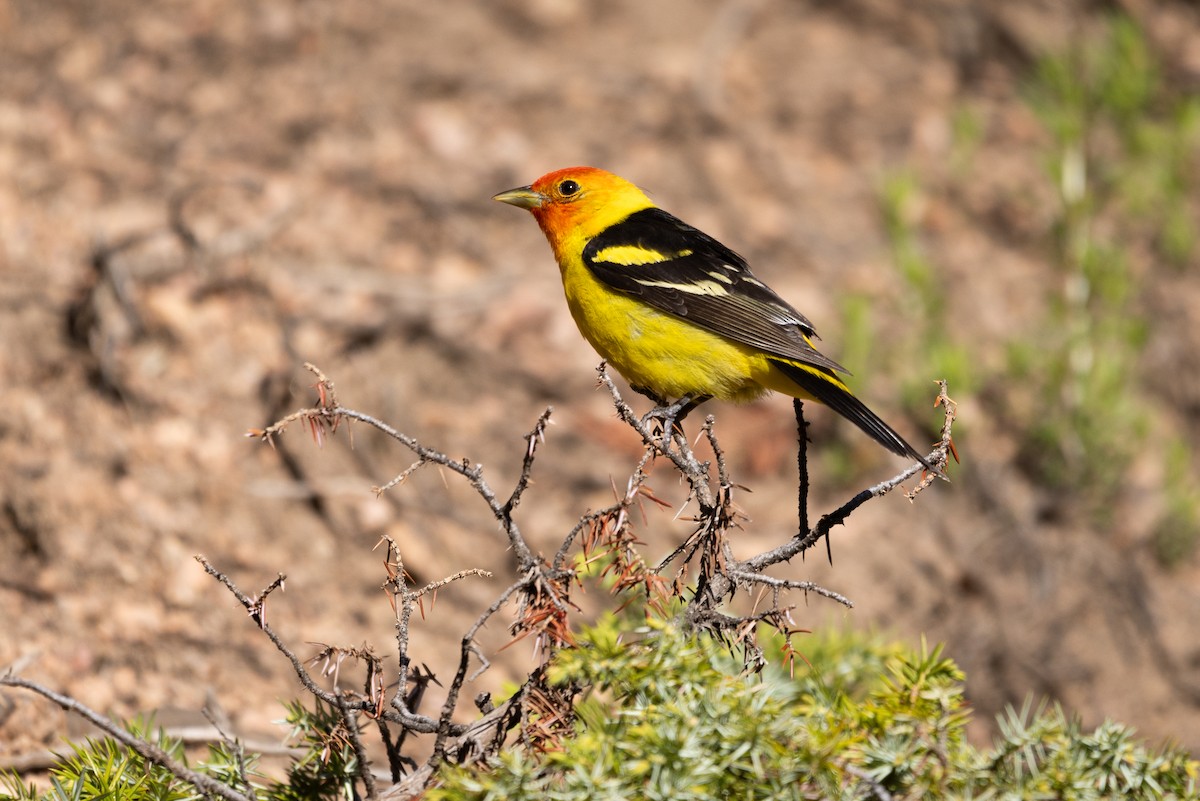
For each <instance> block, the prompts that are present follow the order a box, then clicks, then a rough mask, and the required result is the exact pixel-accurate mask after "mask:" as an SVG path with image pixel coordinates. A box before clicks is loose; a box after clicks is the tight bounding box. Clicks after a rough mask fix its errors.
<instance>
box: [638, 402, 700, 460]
mask: <svg viewBox="0 0 1200 801" xmlns="http://www.w3.org/2000/svg"><path fill="white" fill-rule="evenodd" d="M711 397H712V396H711V395H696V396H692V395H684V396H683V397H682V398H680V399H679V400H677V401H675V402H674V403H664V402H662V401H661V400H659V405H658V406H655V407H654V408H653V409H651V410H650V411H648V412H646V413H645V414H644V415H642V425H643V426H649V425H650V423H651V421H654V420H657V421H658V422H659V424H660V425H661V426H662V428H661V433H662V447H663V448H664V449H665V448H666V447H667V445H669V444H670V442H671V435H672V434H673V433H674V432H675V431H676V430H678V431H679V433H680V434H682V433H683V427H682V426H681V425H680V423H682V422H683V418H685V417H687V416H688V414H690V413H691V411H692V409H695V408H696V407H697V406H699V405H700V404H702V403H704V402H705V401H706V400H708V399H709V398H711Z"/></svg>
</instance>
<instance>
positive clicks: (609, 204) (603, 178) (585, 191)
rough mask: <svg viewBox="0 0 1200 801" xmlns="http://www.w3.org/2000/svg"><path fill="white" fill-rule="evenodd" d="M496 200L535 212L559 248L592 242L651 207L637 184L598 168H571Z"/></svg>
mask: <svg viewBox="0 0 1200 801" xmlns="http://www.w3.org/2000/svg"><path fill="white" fill-rule="evenodd" d="M493 200H499V201H500V202H501V203H508V204H510V205H513V206H518V207H520V208H523V209H528V210H529V211H530V212H532V214H533V216H534V218H535V219H536V220H537V221H538V225H539V226H541V228H542V231H543V232H544V233H545V234H546V238H547V239H549V240H550V244H551V245H554V246H555V247H557V246H558V244H559V243H560V242H561V241H562V240H563V239H564V238H567V237H570V238H576V237H581V238H582V239H584V240H586V239H590V238H591V237H593V236H595V235H596V234H598V233H599V232H600V231H603V230H604V229H605V228H607V227H608V226H609V225H612V224H613V223H615V222H618V221H620V220H622V219H624V218H625V217H627V216H629V215H630V214H632V213H633V212H635V211H638V210H640V209H643V208H646V207H647V206H649V205H651V204H650V200H649V199H648V198H647V197H646V196H645V194H643V193H642V191H641V190H640V189H638V188H637V187H636V186H634V185H633V184H631V183H629V182H628V181H626V180H625V179H624V178H621V177H618V176H616V175H613V174H612V173H611V172H607V171H605V170H601V169H598V168H596V167H567V168H566V169H562V170H555V171H554V172H550V173H546V174H545V175H543V176H542V177H541V178H538V179H537V180H536V181H534V182H533V183H532V184H530V185H529V186H522V187H518V188H516V189H510V190H509V191H507V192H501V193H500V194H498V195H496V196H495V197H494V198H493Z"/></svg>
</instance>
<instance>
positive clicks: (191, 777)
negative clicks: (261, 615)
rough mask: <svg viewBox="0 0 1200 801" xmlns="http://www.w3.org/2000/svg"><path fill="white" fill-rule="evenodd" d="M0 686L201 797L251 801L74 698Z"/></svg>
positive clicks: (6, 682) (26, 685) (15, 681)
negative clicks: (75, 718) (42, 704)
mask: <svg viewBox="0 0 1200 801" xmlns="http://www.w3.org/2000/svg"><path fill="white" fill-rule="evenodd" d="M0 685H3V686H6V687H21V688H23V689H26V690H29V691H31V692H34V693H37V694H38V695H40V696H42V697H43V698H46V699H48V700H50V701H53V702H54V703H56V704H58V705H59V706H60V707H62V708H63V709H65V710H66V711H68V712H74V713H75V714H77V715H79V716H80V717H83V718H85V719H86V720H87V721H88V722H89V723H91V724H92V725H93V726H95V727H96V728H98V729H100V730H101V731H102V732H104V733H105V734H107V735H108V736H109V737H111V738H113V739H114V740H116V741H117V742H119V743H120V744H121V745H123V746H125V747H126V748H129V749H131V750H133V751H136V752H137V753H138V755H140V756H141V757H142V758H143V759H145V760H146V761H148V762H153V763H154V764H155V765H159V766H161V767H163V768H165V769H166V770H168V771H170V773H171V775H172V776H175V777H176V778H178V779H180V780H181V781H185V782H187V783H188V784H190V785H192V786H193V787H195V788H196V789H197V790H199V791H200V792H202V793H207V794H210V795H218V796H220V797H221V798H224V799H227V801H254V798H253V796H247V795H243V794H241V793H239V792H237V791H236V790H234V789H233V788H231V787H228V786H227V785H224V784H222V783H221V782H219V781H217V780H216V779H213V778H211V777H209V776H205V775H204V774H203V773H197V772H196V771H194V770H192V769H191V768H189V767H187V766H186V765H184V764H183V763H182V762H179V761H178V760H176V759H175V758H174V757H172V756H171V755H170V754H168V753H167V752H166V751H164V750H162V749H161V748H159V747H158V746H157V745H154V744H153V743H150V742H147V741H146V740H143V739H141V738H140V737H135V736H133V735H132V734H130V733H129V732H127V731H125V730H124V729H122V728H121V727H120V726H118V725H117V724H115V723H113V722H112V721H111V720H109V719H108V718H106V717H104V716H103V715H101V714H100V713H99V712H96V711H95V710H93V709H91V708H90V707H88V706H85V705H84V704H82V703H80V702H79V701H76V700H75V699H74V698H70V697H68V696H65V695H62V694H60V693H56V692H54V691H53V690H51V689H50V688H48V687H45V686H43V685H41V684H38V683H37V682H33V681H29V680H28V679H23V678H21V677H20V676H12V675H7V676H0Z"/></svg>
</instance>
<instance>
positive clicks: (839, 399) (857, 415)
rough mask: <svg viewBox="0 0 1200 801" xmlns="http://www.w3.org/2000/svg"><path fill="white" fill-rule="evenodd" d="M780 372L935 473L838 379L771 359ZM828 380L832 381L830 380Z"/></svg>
mask: <svg viewBox="0 0 1200 801" xmlns="http://www.w3.org/2000/svg"><path fill="white" fill-rule="evenodd" d="M771 361H772V363H773V364H774V365H775V366H776V367H778V368H779V370H780V372H782V373H783V374H784V375H786V376H787V377H788V378H790V379H791V380H792V381H794V382H795V383H796V384H797V385H798V386H799V387H800V388H801V389H803V390H804V391H805V392H806V393H808V394H809V395H811V396H812V397H813V398H814V399H816V400H817V401H818V402H820V403H823V404H825V405H826V406H828V407H829V408H830V409H833V410H834V411H835V412H837V413H838V414H840V415H841V416H842V417H845V418H846V419H847V420H849V421H850V422H851V423H854V425H856V426H858V427H859V428H861V429H862V430H863V431H864V432H866V434H867V436H869V437H870V438H871V439H873V440H875V441H876V442H878V443H879V444H880V445H882V446H883V447H885V448H887V449H888V450H889V451H891V452H892V453H894V454H896V455H897V456H907V457H908V458H910V459H916V460H917V461H918V462H920V463H921V464H922V465H924V466H925V468H926V469H928V470H932V471H934V472H938V471H937V470H936V468H934V467H933V465H931V464H929V462H927V461H926V460H925V457H924V456H922V455H921V454H920V453H918V452H917V449H916V448H914V447H913V446H912V445H909V444H908V442H907V441H906V440H905V439H904V437H902V436H900V435H899V434H897V433H896V432H895V431H894V430H893V429H892V427H891V426H889V425H888V424H887V423H885V422H883V420H881V419H880V418H879V415H877V414H875V412H873V411H871V410H870V409H868V408H867V405H866V404H865V403H863V402H862V401H860V400H859V399H858V398H856V397H854V395H853V394H851V392H850V390H848V389H846V388H845V387H843V386H842V384H841V381H839V380H838V379H837V378H834V377H833V376H832V375H831V376H830V378H824V377H822V376H820V375H816V374H814V373H813V372H812V371H810V370H806V369H804V368H803V367H798V366H796V365H794V364H789V363H788V362H784V361H776V360H774V359H772V360H771ZM831 379H832V380H831Z"/></svg>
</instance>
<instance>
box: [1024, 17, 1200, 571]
mask: <svg viewBox="0 0 1200 801" xmlns="http://www.w3.org/2000/svg"><path fill="white" fill-rule="evenodd" d="M1026 97H1027V99H1028V102H1029V104H1030V106H1031V108H1032V109H1033V110H1034V112H1035V114H1036V115H1037V117H1038V119H1039V120H1041V122H1042V124H1043V126H1044V127H1045V129H1046V131H1047V132H1048V133H1049V134H1050V140H1051V149H1050V152H1049V154H1048V164H1049V170H1050V174H1051V176H1052V177H1053V179H1054V181H1055V184H1056V186H1057V188H1058V195H1059V200H1060V206H1059V211H1058V215H1057V219H1056V221H1055V228H1054V231H1055V242H1054V244H1055V247H1054V253H1055V261H1056V263H1057V265H1058V267H1059V271H1060V276H1061V279H1060V281H1059V283H1058V285H1057V289H1056V290H1055V292H1054V295H1053V297H1052V298H1051V300H1052V302H1051V304H1050V312H1049V318H1048V319H1047V320H1045V321H1044V323H1043V325H1041V326H1040V327H1038V328H1037V329H1035V334H1034V336H1035V341H1026V342H1022V343H1018V344H1017V345H1015V346H1014V348H1013V352H1012V354H1011V360H1010V367H1011V368H1012V371H1013V373H1014V374H1015V376H1016V377H1017V378H1018V379H1020V383H1024V384H1033V385H1035V386H1038V387H1039V397H1038V398H1037V401H1036V407H1037V411H1038V420H1037V423H1036V424H1035V425H1034V426H1032V427H1031V429H1030V436H1029V438H1028V439H1027V441H1026V443H1025V447H1024V448H1023V454H1024V456H1025V462H1026V463H1027V464H1029V465H1031V466H1032V467H1033V468H1034V470H1035V473H1036V474H1037V475H1038V477H1039V478H1041V479H1043V480H1045V481H1047V482H1048V483H1049V484H1050V485H1051V486H1057V487H1072V488H1076V489H1080V488H1082V489H1085V490H1086V493H1085V498H1086V500H1087V502H1088V505H1089V508H1091V510H1092V511H1093V512H1098V513H1100V514H1101V515H1102V516H1106V515H1107V514H1108V512H1110V511H1111V508H1112V500H1113V499H1114V498H1115V497H1117V495H1118V490H1119V489H1120V485H1121V483H1122V481H1123V480H1124V478H1125V475H1126V473H1127V471H1128V468H1129V465H1130V463H1131V462H1132V460H1133V458H1134V456H1135V455H1136V453H1137V452H1138V450H1140V449H1143V448H1149V449H1150V450H1153V451H1158V452H1163V451H1166V450H1167V449H1168V445H1169V443H1171V442H1173V441H1177V438H1175V437H1173V436H1171V435H1170V434H1169V433H1167V432H1161V431H1160V432H1155V431H1154V430H1153V427H1152V425H1151V414H1152V412H1153V410H1154V407H1155V401H1154V399H1153V398H1151V397H1148V396H1147V393H1145V392H1144V391H1142V389H1141V382H1140V381H1139V380H1138V356H1139V354H1140V352H1141V349H1142V348H1143V346H1144V345H1145V342H1146V339H1147V335H1148V331H1149V326H1150V325H1151V323H1150V321H1148V320H1146V319H1145V318H1144V317H1143V316H1142V315H1141V314H1140V313H1139V312H1138V311H1137V310H1136V309H1137V308H1138V306H1137V300H1138V296H1139V292H1140V289H1141V286H1142V285H1143V284H1144V282H1145V281H1146V280H1147V278H1148V276H1149V275H1150V274H1151V273H1152V271H1153V269H1154V267H1153V265H1152V264H1151V265H1149V266H1144V267H1142V268H1141V269H1140V270H1139V269H1137V268H1135V267H1134V264H1135V260H1136V256H1135V254H1137V253H1138V251H1139V250H1140V249H1144V248H1143V247H1142V243H1143V242H1149V243H1150V244H1151V246H1152V250H1153V252H1154V253H1155V254H1157V261H1165V262H1167V263H1169V264H1173V265H1176V266H1182V265H1184V264H1186V263H1187V262H1188V261H1189V259H1190V258H1191V257H1192V256H1193V254H1194V253H1195V250H1196V248H1195V239H1196V233H1195V230H1194V226H1193V223H1192V219H1193V214H1194V210H1193V208H1192V207H1191V205H1190V197H1191V196H1192V195H1193V194H1194V190H1195V189H1196V183H1197V182H1196V167H1197V164H1198V161H1197V159H1198V157H1200V151H1198V148H1197V145H1198V144H1200V140H1198V138H1197V120H1198V119H1200V105H1198V102H1200V101H1198V100H1197V98H1196V97H1195V96H1192V95H1186V94H1181V93H1180V92H1178V91H1176V90H1175V89H1174V88H1173V87H1171V86H1169V85H1168V84H1166V83H1165V82H1164V81H1163V80H1162V69H1161V67H1160V65H1159V63H1158V59H1157V58H1156V57H1155V54H1154V53H1153V51H1152V50H1151V48H1150V46H1149V44H1148V42H1147V41H1146V38H1145V37H1144V36H1143V34H1142V32H1141V31H1140V29H1139V28H1138V27H1137V25H1136V24H1135V23H1134V22H1132V21H1131V20H1129V19H1127V18H1124V17H1116V18H1113V19H1111V20H1110V21H1109V23H1108V25H1107V28H1106V30H1105V31H1104V32H1103V35H1102V36H1100V37H1098V39H1096V40H1093V41H1085V42H1082V43H1080V44H1076V45H1073V46H1071V47H1069V48H1068V49H1067V50H1066V51H1065V52H1063V53H1060V54H1056V55H1052V56H1049V57H1046V58H1044V59H1042V61H1041V62H1040V63H1039V64H1038V66H1037V69H1036V70H1035V73H1034V76H1033V78H1032V79H1031V80H1030V82H1029V83H1028V85H1027V88H1026ZM1152 261H1154V259H1152ZM1143 262H1144V260H1143ZM1174 454H1175V455H1174V456H1173V457H1172V458H1173V459H1174V460H1175V462H1176V467H1175V468H1174V469H1167V470H1166V471H1165V472H1166V473H1167V476H1168V486H1167V487H1166V488H1165V492H1166V494H1167V495H1168V496H1175V497H1176V499H1177V500H1178V499H1179V498H1180V497H1181V495H1180V493H1179V486H1180V485H1181V484H1188V483H1190V480H1189V474H1190V473H1191V467H1190V465H1191V464H1193V460H1192V458H1191V455H1190V454H1188V453H1181V452H1180V451H1179V450H1178V449H1175V450H1174ZM1180 465H1183V467H1180ZM1196 503H1197V502H1196V501H1193V502H1192V509H1191V510H1190V511H1189V510H1186V509H1182V508H1180V507H1181V506H1182V505H1183V504H1182V502H1177V503H1175V504H1174V508H1173V510H1172V511H1171V512H1170V514H1171V515H1173V517H1174V519H1175V520H1176V522H1180V521H1184V520H1186V519H1187V518H1188V517H1193V518H1194V517H1195V504H1196ZM1168 539H1171V540H1172V541H1174V542H1175V543H1176V546H1178V545H1179V544H1181V543H1182V542H1184V541H1185V540H1186V538H1180V537H1178V536H1169V537H1168ZM1193 539H1194V538H1193ZM1157 553H1158V555H1159V557H1160V558H1163V559H1164V560H1166V561H1168V563H1174V562H1175V561H1177V560H1178V559H1181V558H1183V557H1184V556H1186V552H1185V550H1184V549H1182V548H1179V547H1171V548H1161V547H1160V548H1158V550H1157Z"/></svg>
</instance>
